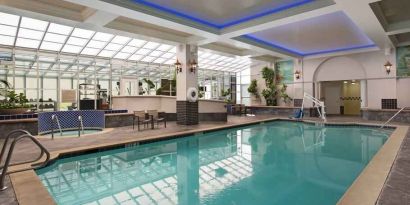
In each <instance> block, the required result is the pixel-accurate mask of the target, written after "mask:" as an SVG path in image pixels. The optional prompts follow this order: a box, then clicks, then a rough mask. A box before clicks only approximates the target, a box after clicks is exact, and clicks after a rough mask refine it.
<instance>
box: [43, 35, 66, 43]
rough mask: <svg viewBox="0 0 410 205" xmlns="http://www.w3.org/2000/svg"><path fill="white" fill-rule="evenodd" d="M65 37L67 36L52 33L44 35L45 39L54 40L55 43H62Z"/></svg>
mask: <svg viewBox="0 0 410 205" xmlns="http://www.w3.org/2000/svg"><path fill="white" fill-rule="evenodd" d="M66 39H67V36H65V35H60V34H54V33H47V34H46V35H45V36H44V40H45V41H50V42H55V43H64V42H65V41H66Z"/></svg>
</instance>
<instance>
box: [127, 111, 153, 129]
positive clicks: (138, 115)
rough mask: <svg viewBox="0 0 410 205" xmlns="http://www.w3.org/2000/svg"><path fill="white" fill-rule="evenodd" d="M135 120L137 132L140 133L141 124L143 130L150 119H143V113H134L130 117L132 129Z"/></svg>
mask: <svg viewBox="0 0 410 205" xmlns="http://www.w3.org/2000/svg"><path fill="white" fill-rule="evenodd" d="M135 120H137V125H138V131H140V125H141V124H143V125H144V128H145V125H149V123H150V122H151V120H150V119H146V118H145V112H144V111H134V115H133V116H132V129H135Z"/></svg>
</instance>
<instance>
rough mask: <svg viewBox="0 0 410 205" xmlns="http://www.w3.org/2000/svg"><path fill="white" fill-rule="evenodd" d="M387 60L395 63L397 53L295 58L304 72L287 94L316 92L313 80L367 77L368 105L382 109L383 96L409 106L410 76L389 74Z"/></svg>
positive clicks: (255, 69)
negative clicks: (409, 77) (408, 77)
mask: <svg viewBox="0 0 410 205" xmlns="http://www.w3.org/2000/svg"><path fill="white" fill-rule="evenodd" d="M387 60H389V61H390V62H391V63H392V64H393V67H395V66H396V57H395V53H392V54H391V55H389V56H386V55H385V53H384V51H373V52H367V53H357V54H350V55H343V56H337V57H324V58H314V59H304V60H303V62H300V63H299V62H297V61H295V70H300V71H302V77H301V79H299V80H296V79H295V82H294V84H290V85H289V87H288V94H289V95H290V96H292V97H293V98H297V99H302V98H303V93H304V92H307V93H309V94H314V91H313V89H314V86H313V84H314V82H323V81H335V80H366V81H367V86H366V87H367V96H366V97H367V107H369V108H375V109H380V108H381V99H382V98H385V99H397V100H398V106H399V107H403V106H410V95H409V92H408V88H409V87H410V79H407V78H406V79H399V80H396V69H392V71H391V73H390V74H389V75H387V73H386V71H385V68H384V64H385V63H386V61H387ZM262 67H263V66H262ZM260 69H261V67H260V66H257V67H252V68H251V73H252V79H258V81H259V78H258V77H255V74H259V73H260ZM260 81H261V82H259V84H261V83H263V82H264V81H263V79H262V80H260ZM259 84H258V86H259ZM262 87H264V85H261V86H259V88H260V89H261V88H262ZM316 95H317V91H316Z"/></svg>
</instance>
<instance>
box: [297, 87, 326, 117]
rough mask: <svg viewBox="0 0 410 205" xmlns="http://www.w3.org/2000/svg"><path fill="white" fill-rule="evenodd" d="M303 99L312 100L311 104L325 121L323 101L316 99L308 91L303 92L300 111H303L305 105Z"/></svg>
mask: <svg viewBox="0 0 410 205" xmlns="http://www.w3.org/2000/svg"><path fill="white" fill-rule="evenodd" d="M305 99H307V100H310V101H312V102H313V106H314V107H315V108H316V109H317V112H318V114H319V117H320V118H322V120H323V121H325V122H326V111H325V103H324V102H323V101H320V100H318V99H316V98H315V97H313V96H311V95H309V94H308V93H305V94H304V96H303V101H302V107H301V111H302V112H303V108H304V106H305Z"/></svg>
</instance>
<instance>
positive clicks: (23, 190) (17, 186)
mask: <svg viewBox="0 0 410 205" xmlns="http://www.w3.org/2000/svg"><path fill="white" fill-rule="evenodd" d="M277 120H279V121H280V120H282V121H294V122H302V123H314V124H316V123H324V124H325V125H352V126H354V125H357V126H372V127H379V126H380V124H376V123H366V122H322V121H314V120H295V119H289V118H283V117H273V118H266V119H260V120H255V121H250V122H242V123H236V124H229V125H226V124H225V125H218V126H214V127H211V128H200V129H195V130H187V131H179V132H174V133H168V134H160V135H153V136H146V137H141V138H134V139H127V140H122V141H117V142H109V143H102V144H99V145H92V146H84V147H77V148H70V149H64V150H59V151H53V152H51V153H50V154H51V156H50V163H51V162H52V161H54V160H57V159H59V158H61V157H62V156H65V155H70V154H76V153H84V152H87V151H90V150H100V149H106V148H115V147H116V146H123V145H127V144H132V143H137V142H144V141H157V140H158V141H161V140H167V139H171V138H179V137H186V136H189V135H194V134H196V133H207V132H212V131H218V130H222V129H229V128H236V127H243V126H248V125H254V124H259V123H265V122H270V121H277ZM389 128H394V129H395V130H394V131H393V133H392V134H391V135H390V137H389V138H388V140H387V141H386V142H385V143H384V144H383V146H382V147H381V148H380V149H379V150H378V152H377V153H376V155H375V156H374V157H373V158H372V160H371V161H370V162H369V163H368V164H367V165H366V167H365V169H363V170H362V171H361V173H360V175H359V176H358V177H357V178H356V179H355V181H354V182H353V183H352V184H351V185H350V187H349V188H348V190H347V191H346V192H345V193H344V194H343V195H342V197H341V198H340V199H339V201H338V202H337V204H338V205H344V204H354V203H353V202H357V200H359V202H360V203H359V204H372V205H374V204H375V203H376V202H377V199H378V197H379V195H380V193H381V191H382V188H383V185H384V183H385V181H386V179H387V176H388V175H389V173H390V170H391V167H392V166H393V163H394V161H395V158H396V156H397V154H398V152H399V150H400V146H401V144H402V142H403V140H404V138H405V136H406V134H407V131H408V130H409V127H408V126H403V125H390V126H389ZM399 129H404V130H405V131H406V132H405V133H404V134H403V135H401V136H400V134H401V133H397V132H398V130H399ZM397 135H399V136H397ZM393 136H395V137H394V138H395V140H394V143H392V144H393V145H392V146H394V147H391V148H389V149H387V148H384V147H385V145H386V144H387V143H389V144H390V143H391V142H390V141H391V138H392V137H393ZM396 138H398V139H396ZM382 149H383V150H385V149H387V151H386V152H388V153H389V154H391V155H394V156H393V157H390V158H389V160H388V161H387V162H389V163H386V161H383V160H378V161H377V164H376V165H378V166H381V164H382V165H384V166H386V167H388V171H387V172H386V171H385V170H383V172H382V173H377V175H376V176H373V177H376V178H378V179H379V180H378V181H382V183H378V186H377V187H380V189H377V190H378V191H377V190H374V187H373V189H372V191H371V193H367V192H368V190H370V189H364V190H365V191H363V188H360V187H361V186H363V185H364V186H366V188H367V187H370V185H368V184H367V183H365V182H363V181H364V180H369V179H368V178H369V176H371V175H374V173H371V172H370V171H373V170H374V169H375V168H373V167H370V168H369V166H370V165H371V164H372V166H375V165H373V164H374V162H373V161H374V159H375V158H376V156H380V155H381V154H380V153H381V150H382ZM394 150H396V151H395V152H394V153H392V152H393V151H394ZM391 158H392V160H391ZM41 160H42V159H40V161H41ZM34 164H35V163H34ZM32 165H33V164H22V165H18V166H13V167H10V171H12V170H15V169H19V168H22V167H29V166H32ZM376 168H377V167H376ZM368 170H370V171H368ZM365 171H366V173H365ZM18 175H22V176H23V177H25V178H28V177H30V178H29V179H30V180H29V183H27V182H23V183H21V182H20V180H19V179H18V178H17V177H16V176H18ZM33 175H34V176H33ZM9 176H10V181H11V183H12V185H13V188H14V192H15V196H16V200H17V202H18V203H19V205H37V204H38V205H55V204H56V202H55V201H54V199H53V198H52V196H51V195H50V194H49V192H48V191H47V189H46V187H45V186H44V185H43V184H42V182H41V180H40V178H39V177H38V175H37V174H36V173H35V171H34V169H31V170H28V171H23V172H17V173H12V174H10V175H9ZM380 179H382V180H380ZM30 185H34V187H35V189H32V186H30ZM358 187H359V188H360V189H359V188H358ZM27 189H28V190H27ZM376 191H377V192H376ZM353 192H357V193H367V194H366V195H368V194H370V195H371V196H372V198H366V201H363V197H362V195H360V194H358V195H357V194H356V195H355V194H353ZM27 193H28V194H27ZM26 195H28V196H26ZM375 195H377V196H376V197H374V196H375ZM38 197H40V198H41V199H44V200H45V201H41V203H37V200H34V201H33V198H38ZM364 202H367V203H364Z"/></svg>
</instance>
